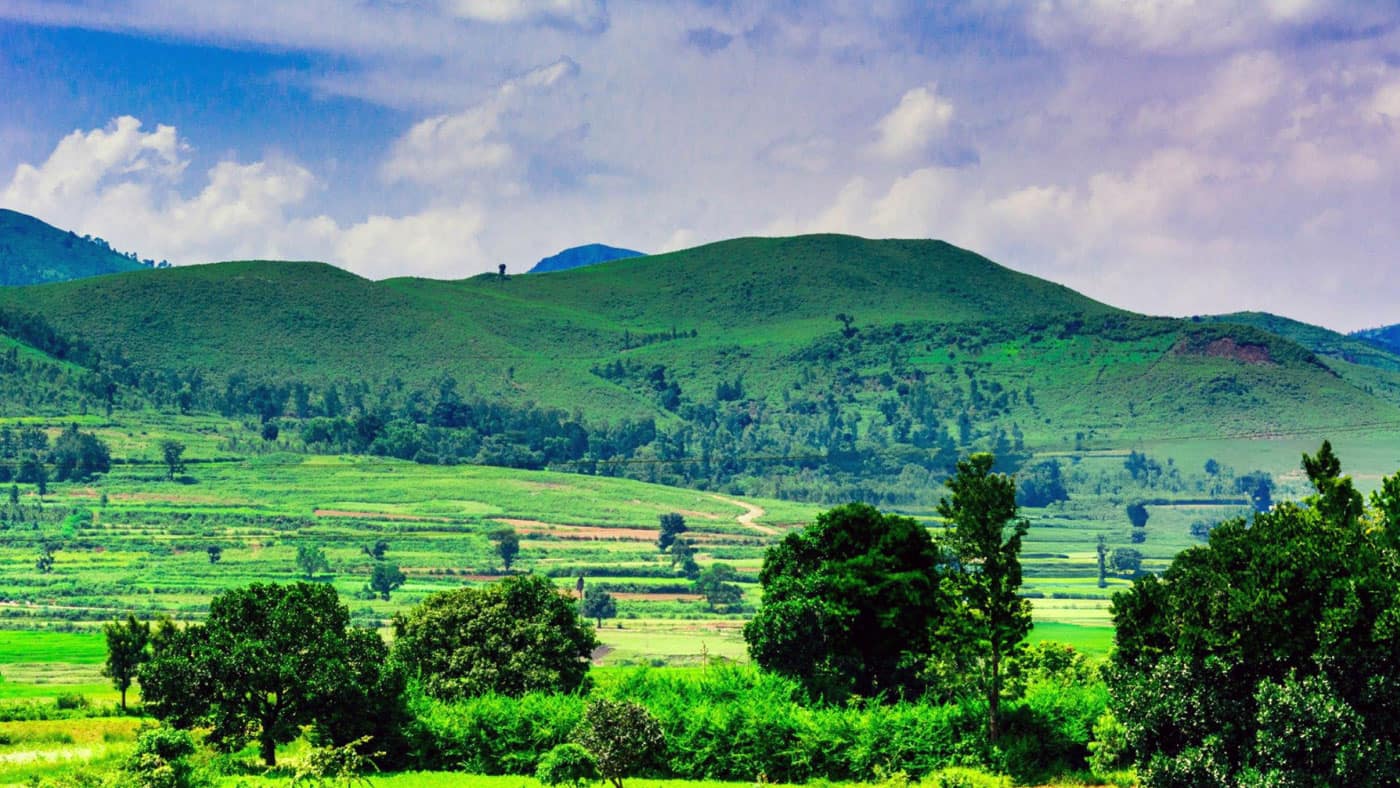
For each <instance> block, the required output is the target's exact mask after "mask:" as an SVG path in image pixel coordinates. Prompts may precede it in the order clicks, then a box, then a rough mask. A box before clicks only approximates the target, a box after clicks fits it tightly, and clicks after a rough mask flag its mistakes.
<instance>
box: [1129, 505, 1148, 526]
mask: <svg viewBox="0 0 1400 788" xmlns="http://www.w3.org/2000/svg"><path fill="white" fill-rule="evenodd" d="M1127 511H1128V522H1129V523H1131V524H1132V526H1133V527H1134V528H1146V527H1147V518H1148V512H1147V504H1145V503H1143V502H1142V501H1133V502H1132V503H1130V504H1128V510H1127Z"/></svg>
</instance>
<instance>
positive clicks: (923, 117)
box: [870, 85, 953, 159]
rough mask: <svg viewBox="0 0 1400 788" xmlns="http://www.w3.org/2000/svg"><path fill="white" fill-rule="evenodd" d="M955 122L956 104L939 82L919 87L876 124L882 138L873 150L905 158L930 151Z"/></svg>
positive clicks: (877, 152)
mask: <svg viewBox="0 0 1400 788" xmlns="http://www.w3.org/2000/svg"><path fill="white" fill-rule="evenodd" d="M952 121H953V104H952V102H950V101H948V100H947V99H945V98H943V97H942V96H939V95H938V88H937V86H935V85H929V86H926V87H918V88H914V89H913V90H910V91H908V92H907V93H905V94H904V96H903V97H901V98H900V100H899V104H898V105H897V106H896V107H895V108H894V109H892V110H890V112H889V114H887V115H885V116H884V117H883V118H881V119H880V121H879V122H878V123H876V124H875V128H876V130H877V131H878V132H879V135H880V136H879V139H878V140H876V142H875V144H874V145H872V146H871V148H870V150H871V152H872V153H874V154H875V155H876V156H879V157H881V158H885V159H904V158H908V157H910V156H913V155H915V154H918V153H921V152H924V151H926V150H927V149H928V148H929V146H930V145H932V144H933V143H934V142H935V141H937V140H938V139H940V138H941V137H942V136H943V134H944V133H945V132H946V131H947V130H948V125H949V124H950V123H952Z"/></svg>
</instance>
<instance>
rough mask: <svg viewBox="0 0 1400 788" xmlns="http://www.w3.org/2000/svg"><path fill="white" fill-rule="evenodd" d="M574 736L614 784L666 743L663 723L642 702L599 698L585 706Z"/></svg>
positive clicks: (617, 787) (618, 786) (619, 787)
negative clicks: (662, 729) (662, 730)
mask: <svg viewBox="0 0 1400 788" xmlns="http://www.w3.org/2000/svg"><path fill="white" fill-rule="evenodd" d="M574 740H575V741H576V742H578V743H579V744H581V745H582V746H583V748H584V749H586V750H588V752H590V753H592V754H593V757H594V758H596V759H597V761H598V771H599V772H601V773H602V775H603V777H605V778H607V779H608V781H609V782H611V783H612V784H613V786H614V788H622V778H624V777H627V776H629V775H632V774H635V773H636V772H637V771H639V770H640V769H643V768H645V767H646V766H647V765H648V764H649V763H650V762H651V760H652V759H653V758H655V757H656V756H657V755H658V754H659V753H660V752H661V749H662V748H663V747H664V746H665V744H666V737H665V735H664V734H663V733H662V732H661V724H660V723H659V722H657V721H656V718H655V717H653V716H652V715H651V712H649V711H647V709H646V707H645V706H643V705H641V704H640V703H635V702H633V701H630V700H608V699H606V698H599V699H598V700H595V701H592V702H591V703H589V704H588V708H586V709H584V712H583V721H582V722H580V723H579V727H578V729H577V730H576V731H574Z"/></svg>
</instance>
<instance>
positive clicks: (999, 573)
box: [938, 454, 1031, 742]
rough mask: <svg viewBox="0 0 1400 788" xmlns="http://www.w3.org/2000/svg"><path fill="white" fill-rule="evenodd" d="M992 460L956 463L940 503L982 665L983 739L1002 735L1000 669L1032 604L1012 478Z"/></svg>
mask: <svg viewBox="0 0 1400 788" xmlns="http://www.w3.org/2000/svg"><path fill="white" fill-rule="evenodd" d="M994 463H995V458H994V457H993V456H992V455H990V454H974V455H972V456H971V457H968V458H967V459H965V460H963V461H961V462H959V463H958V468H957V473H955V474H954V475H953V477H952V478H951V479H949V480H948V482H947V484H948V489H949V490H951V491H952V493H953V495H952V498H944V499H943V500H942V501H941V502H939V504H938V513H939V514H940V515H941V516H942V517H943V518H944V519H946V520H947V521H948V540H949V543H950V544H951V545H952V547H953V550H954V551H956V553H957V555H958V559H959V560H960V561H961V562H962V564H963V568H964V570H965V571H964V572H963V573H962V577H963V582H964V583H965V584H966V587H965V597H966V599H967V604H968V607H969V608H970V609H971V611H972V612H973V614H974V615H973V617H972V620H971V621H970V622H969V624H968V626H969V630H970V632H972V633H974V634H975V637H976V640H977V645H978V646H979V647H980V650H981V651H982V653H983V655H984V657H985V662H984V670H985V687H986V691H987V737H988V738H989V739H990V740H991V741H993V742H995V741H996V740H997V736H998V734H999V733H1000V714H1001V682H1002V666H1003V663H1004V662H1005V660H1006V658H1007V657H1010V656H1012V655H1014V654H1015V653H1016V651H1017V650H1018V649H1019V648H1020V646H1021V643H1022V641H1024V640H1025V638H1026V634H1027V633H1028V632H1029V631H1030V628H1031V608H1030V603H1029V602H1027V601H1026V600H1024V599H1022V598H1021V597H1020V596H1018V594H1017V590H1018V589H1019V588H1020V587H1021V560H1020V552H1021V537H1023V536H1025V535H1026V530H1027V524H1026V521H1025V519H1023V518H1021V517H1018V516H1017V514H1016V480H1015V479H1013V478H1011V477H1010V476H1007V475H1005V474H1001V473H992V465H993V464H994Z"/></svg>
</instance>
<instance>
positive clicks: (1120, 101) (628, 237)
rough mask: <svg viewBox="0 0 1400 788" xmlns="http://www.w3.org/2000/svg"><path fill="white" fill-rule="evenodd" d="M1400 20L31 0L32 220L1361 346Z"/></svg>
mask: <svg viewBox="0 0 1400 788" xmlns="http://www.w3.org/2000/svg"><path fill="white" fill-rule="evenodd" d="M934 5H936V6H937V7H936V8H934V9H932V10H930V8H928V6H934ZM1398 24H1400V11H1397V10H1396V8H1395V6H1394V4H1393V3H1373V4H1367V3H1361V2H1345V3H1343V2H1332V0H1198V1H1197V2H1194V3H1184V2H1175V1H1174V0H1172V1H1169V0H1039V1H1038V2H1034V3H1030V2H1011V1H1010V0H1006V1H996V0H987V1H986V2H964V3H946V4H929V3H912V2H902V0H875V1H874V2H846V1H845V0H829V1H825V2H824V1H822V0H813V1H812V2H778V3H749V2H740V1H739V0H734V1H733V2H668V3H626V4H623V3H618V2H613V3H604V2H603V0H302V2H296V3H286V2H271V1H270V0H240V1H239V2H232V0H202V1H201V2H199V3H188V2H183V1H182V0H108V1H107V2H95V1H91V2H90V1H89V0H65V1H64V2H38V1H37V0H6V2H4V3H0V86H3V88H0V205H3V206H4V207H9V208H13V209H16V210H21V211H26V212H29V213H33V214H35V215H37V216H39V217H40V218H42V219H45V220H46V221H49V222H51V223H53V224H56V225H59V226H62V227H65V228H74V229H77V230H79V231H80V232H84V233H92V234H95V235H99V236H102V237H104V238H106V239H108V240H109V241H111V242H112V243H113V244H114V245H115V246H117V247H118V248H120V249H124V250H134V251H136V252H138V253H140V254H141V255H142V256H143V257H154V258H168V259H170V260H171V261H173V262H176V263H181V264H184V263H194V262H204V261H211V260H220V259H230V258H245V257H271V258H297V259H305V258H309V259H321V260H327V261H329V262H333V263H336V264H338V265H341V266H343V267H346V268H349V269H350V270H353V271H355V272H357V273H360V274H363V275H365V276H369V277H374V278H383V277H389V276H399V275H415V276H431V277H438V278H458V277H462V276H467V275H470V274H473V273H477V272H479V271H483V270H494V268H495V266H496V264H497V263H500V262H504V263H506V264H507V265H508V266H510V268H511V269H512V270H523V269H524V268H526V267H528V266H529V265H531V264H532V263H533V262H534V261H535V260H537V259H538V258H540V257H543V256H545V255H548V254H552V253H554V252H556V251H558V250H559V249H561V248H564V247H566V246H572V245H576V244H582V243H590V242H602V243H610V244H615V245H621V246H630V247H632V248H637V249H642V250H646V251H665V250H671V249H677V248H683V247H686V246H691V245H695V244H698V243H704V242H708V241H714V240H719V239H723V238H728V237H733V236H738V235H774V234H791V233H798V232H821V231H832V232H851V233H856V234H860V235H866V236H871V237H936V238H943V239H946V240H948V241H951V242H953V243H956V244H959V245H962V246H967V247H969V248H972V249H974V250H976V251H979V252H981V253H983V254H986V255H987V256H989V257H991V258H993V259H995V260H998V261H999V262H1003V263H1005V264H1007V265H1010V266H1011V267H1013V268H1016V269H1019V270H1023V271H1027V272H1029V273H1033V274H1036V275H1040V276H1044V277H1047V278H1050V279H1053V280H1055V281H1058V282H1062V283H1064V284H1067V285H1069V286H1071V287H1074V288H1076V289H1078V290H1081V291H1083V292H1085V293H1087V294H1089V295H1091V296H1094V297H1096V298H1099V299H1101V300H1104V301H1108V302H1110V303H1113V304H1117V305H1120V306H1125V307H1128V308H1132V309H1136V310H1139V311H1144V312H1149V313H1155V314H1199V313H1208V312H1223V311H1230V310H1236V309H1265V310H1269V311H1274V312H1279V313H1282V314H1286V315H1289V316H1293V317H1297V318H1301V319H1305V320H1309V321H1311V322H1316V323H1321V324H1323V325H1328V326H1331V327H1334V328H1339V329H1354V328H1361V327H1365V326H1369V325H1379V324H1386V323H1394V322H1397V321H1400V276H1397V275H1396V273H1397V268H1398V267H1400V266H1397V253H1396V250H1397V249H1400V228H1397V225H1396V221H1395V218H1394V216H1395V214H1397V210H1396V206H1397V204H1398V203H1397V196H1400V26H1398Z"/></svg>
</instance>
